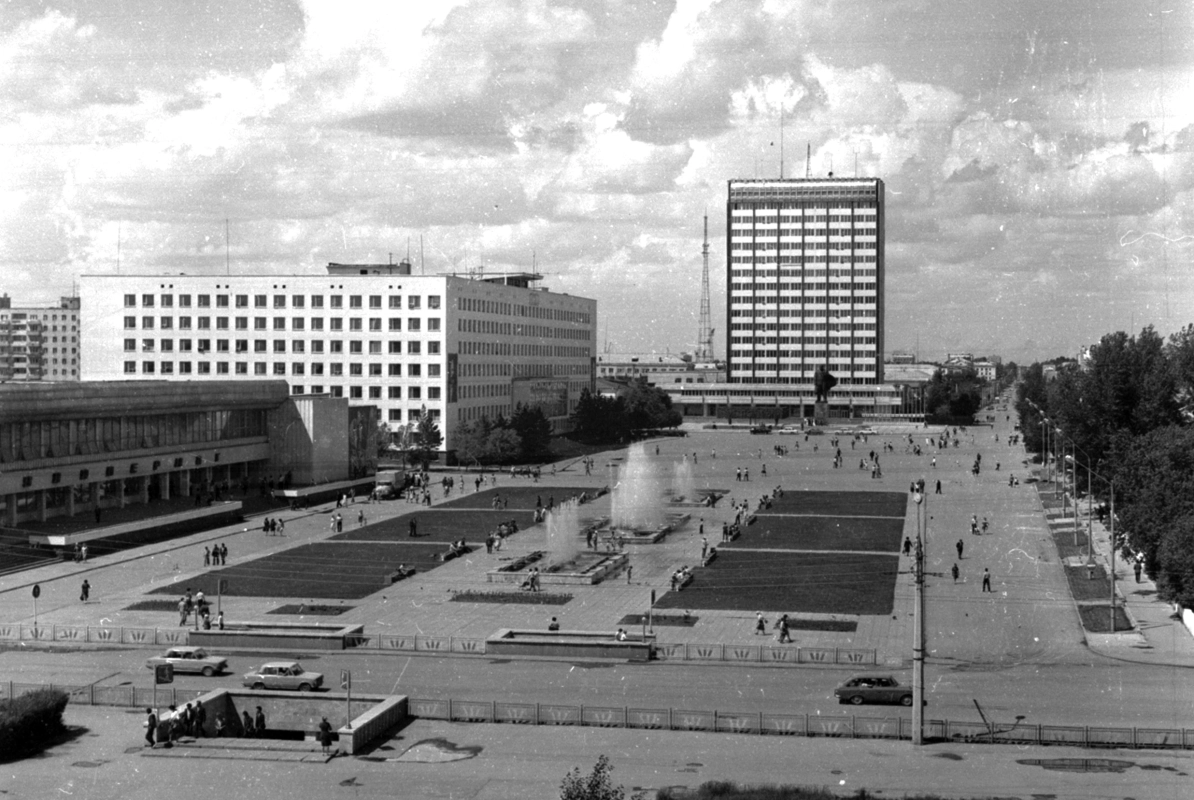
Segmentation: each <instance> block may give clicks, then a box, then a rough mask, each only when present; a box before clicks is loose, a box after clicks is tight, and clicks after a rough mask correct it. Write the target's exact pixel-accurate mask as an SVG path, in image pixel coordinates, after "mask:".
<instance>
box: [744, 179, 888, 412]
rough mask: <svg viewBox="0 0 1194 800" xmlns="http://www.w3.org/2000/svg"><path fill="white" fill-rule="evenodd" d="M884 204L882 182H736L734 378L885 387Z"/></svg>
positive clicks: (773, 381) (845, 180) (810, 180)
mask: <svg viewBox="0 0 1194 800" xmlns="http://www.w3.org/2000/svg"><path fill="white" fill-rule="evenodd" d="M883 210H884V207H883V181H881V180H879V179H877V178H865V179H862V178H825V179H807V178H805V179H789V180H732V181H730V182H729V198H728V201H727V205H726V228H727V231H728V236H727V237H726V242H727V253H726V269H727V275H726V278H727V281H726V285H727V286H728V287H729V293H728V295H727V298H726V301H727V308H726V313H727V320H728V328H729V330H728V331H727V332H726V337H727V338H726V352H727V353H728V358H727V366H728V372H727V379H728V382H729V383H731V384H735V383H741V384H782V385H792V384H810V385H811V383H812V380H813V376H814V373H815V372H816V370H817V369H818V368H819V367H821V366H827V367H828V368H829V371H830V372H831V373H833V375H834V376H835V377H836V378H837V379H838V383H839V386H840V387H841V389H840V391H846V390H847V389H848V388H849V387H860V386H875V385H877V384H879V383H882V381H883V360H882V353H883V275H884V272H883V224H884V223H883Z"/></svg>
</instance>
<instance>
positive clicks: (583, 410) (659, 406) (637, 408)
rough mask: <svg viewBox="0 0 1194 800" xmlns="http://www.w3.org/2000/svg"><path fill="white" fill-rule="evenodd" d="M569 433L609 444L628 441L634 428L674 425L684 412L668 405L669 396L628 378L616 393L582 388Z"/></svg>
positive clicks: (634, 430)
mask: <svg viewBox="0 0 1194 800" xmlns="http://www.w3.org/2000/svg"><path fill="white" fill-rule="evenodd" d="M572 421H573V433H572V435H573V436H574V437H575V438H576V439H578V440H579V441H582V442H588V443H591V444H609V443H617V442H628V441H630V440H631V439H632V438H633V437H634V435H635V433H636V432H638V431H646V430H656V429H659V428H674V427H676V426H677V425H679V424H680V423H681V422H683V421H684V416H683V415H682V414H681V413H680V412H679V411H677V410H676V409H674V408H672V398H671V397H669V396H668V393H667V392H665V391H663V390H662V389H658V388H656V387H654V386H651V385H650V384H648V383H647V379H646V378H645V377H639V378H638V379H636V380H634V381H631V382H630V384H629V385H628V387H627V389H626V391H625V392H623V393H622V394H620V395H618V396H617V397H607V396H603V395H596V394H593V393H591V392H590V391H589V390H588V389H585V390H584V391H582V392H581V394H580V400H579V401H578V402H577V404H576V410H575V411H574V412H573V413H572Z"/></svg>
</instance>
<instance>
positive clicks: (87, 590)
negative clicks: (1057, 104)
mask: <svg viewBox="0 0 1194 800" xmlns="http://www.w3.org/2000/svg"><path fill="white" fill-rule="evenodd" d="M1136 583H1140V573H1139V572H1137V573H1136ZM90 597H91V584H90V583H88V582H87V579H86V578H84V579H83V586H82V588H81V589H80V591H79V600H81V601H82V602H84V603H86V602H87V600H88V599H90Z"/></svg>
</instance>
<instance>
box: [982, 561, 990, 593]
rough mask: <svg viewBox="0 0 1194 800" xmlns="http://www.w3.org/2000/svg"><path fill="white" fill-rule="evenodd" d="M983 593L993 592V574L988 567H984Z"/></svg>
mask: <svg viewBox="0 0 1194 800" xmlns="http://www.w3.org/2000/svg"><path fill="white" fill-rule="evenodd" d="M983 591H984V592H989V591H991V572H990V571H989V570H988V569H987V568H986V567H983Z"/></svg>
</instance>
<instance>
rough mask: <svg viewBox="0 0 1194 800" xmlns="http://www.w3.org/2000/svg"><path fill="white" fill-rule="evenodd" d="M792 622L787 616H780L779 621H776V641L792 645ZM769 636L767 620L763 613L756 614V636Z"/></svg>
mask: <svg viewBox="0 0 1194 800" xmlns="http://www.w3.org/2000/svg"><path fill="white" fill-rule="evenodd" d="M790 628H791V622H790V621H789V620H788V615H787V614H780V615H779V619H777V620H776V621H775V639H776V641H777V642H779V643H780V644H791V642H792V635H791V630H790ZM766 635H767V618H766V617H764V616H763V612H762V611H758V612H756V613H755V636H766Z"/></svg>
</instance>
